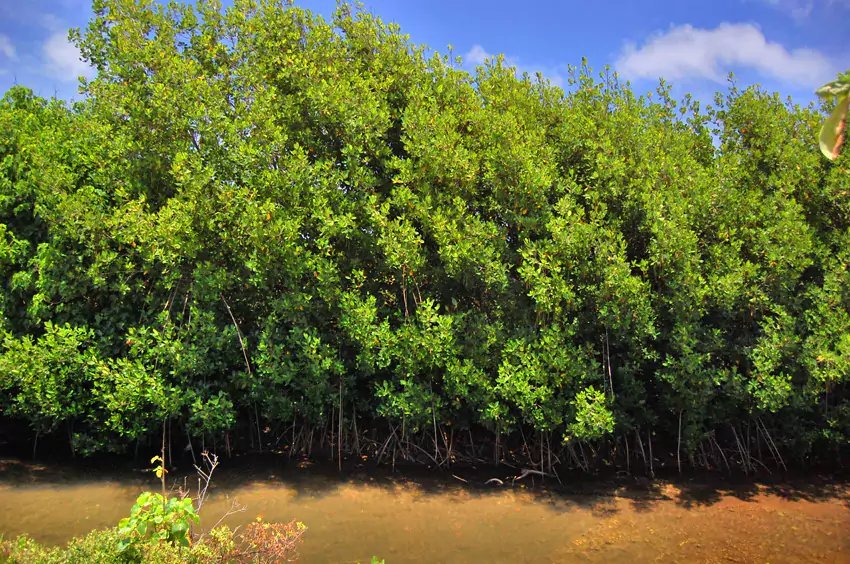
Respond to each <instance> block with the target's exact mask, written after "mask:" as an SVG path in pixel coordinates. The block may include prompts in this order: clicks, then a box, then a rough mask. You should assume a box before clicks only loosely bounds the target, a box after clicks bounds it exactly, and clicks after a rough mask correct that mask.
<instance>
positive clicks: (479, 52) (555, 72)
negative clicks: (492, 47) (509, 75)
mask: <svg viewBox="0 0 850 564" xmlns="http://www.w3.org/2000/svg"><path fill="white" fill-rule="evenodd" d="M493 57H494V55H493V54H492V53H490V52H489V51H487V50H486V49H484V47H483V46H481V45H479V44H475V45H473V46H472V48H471V49H470V50H469V51H467V52H466V54H465V55H464V56H463V62H464V64H465V65H467V68H469V69H470V70H471V68H470V67H475V66H478V65H483V64H484V62H485V61H487V60H488V59H490V58H493ZM504 64H505V66H506V67H511V68H514V69H516V73H517V75H522V73H528V75H529V76H530V77H531V78H532V79H534V78H535V76H536V75H537V73H540V74H541V75H543V78H545V79H546V80H548V81H549V82H551V83H552V84H553V85H555V86H560V87H563V86H564V75H565V73H566V70H567V67H566V65H561V66H551V65H530V64H525V63H523V62H521V61H520V60H519V59H518V58H517V57H508V56H507V55H505V56H504Z"/></svg>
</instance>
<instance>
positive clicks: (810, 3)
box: [761, 0, 815, 20]
mask: <svg viewBox="0 0 850 564" xmlns="http://www.w3.org/2000/svg"><path fill="white" fill-rule="evenodd" d="M761 1H762V2H763V3H765V4H767V5H769V6H773V7H774V8H776V9H777V10H780V11H782V12H785V13H787V14H788V15H790V16H791V17H792V18H794V19H795V20H804V19H806V18H808V17H809V16H810V15H811V14H812V10H814V9H815V2H814V0H761Z"/></svg>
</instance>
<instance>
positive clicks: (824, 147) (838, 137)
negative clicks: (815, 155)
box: [817, 71, 850, 160]
mask: <svg viewBox="0 0 850 564" xmlns="http://www.w3.org/2000/svg"><path fill="white" fill-rule="evenodd" d="M817 95H818V96H820V97H821V98H823V99H825V100H834V101H835V109H834V110H833V111H832V113H831V114H830V115H829V117H828V118H826V121H824V122H823V125H822V126H821V130H820V136H819V137H818V141H819V143H820V150H821V152H822V153H823V154H824V156H825V157H826V158H828V159H830V160H835V159H836V158H837V157H838V155H839V153H840V152H841V148H842V147H843V145H844V142H845V140H846V136H847V111H848V108H850V71H847V72H845V73H842V74H839V75H838V78H837V79H836V80H833V81H832V82H829V83H827V84H825V85H823V86H821V87H820V88H819V89H818V90H817Z"/></svg>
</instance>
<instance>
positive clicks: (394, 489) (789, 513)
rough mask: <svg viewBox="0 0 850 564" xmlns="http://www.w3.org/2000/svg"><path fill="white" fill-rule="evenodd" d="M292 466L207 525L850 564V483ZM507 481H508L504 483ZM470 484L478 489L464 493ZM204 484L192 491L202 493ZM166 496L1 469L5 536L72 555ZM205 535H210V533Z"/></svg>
mask: <svg viewBox="0 0 850 564" xmlns="http://www.w3.org/2000/svg"><path fill="white" fill-rule="evenodd" d="M286 460H287V459H286V458H285V457H284V458H282V461H280V462H275V461H271V462H269V461H264V462H263V463H262V464H256V463H249V464H245V463H240V464H238V466H239V468H238V469H232V470H227V471H225V470H222V471H220V472H218V475H217V476H216V478H214V488H213V493H212V496H211V498H210V500H209V503H208V504H207V505H206V506H205V507H204V510H203V516H204V520H203V521H204V523H206V524H209V523H210V522H212V521H215V520H217V519H218V517H219V516H220V515H222V514H223V513H224V512H225V511H226V510H227V508H228V507H230V506H231V504H232V503H233V501H236V502H238V503H239V504H241V505H242V506H245V507H246V510H245V511H244V512H240V513H238V514H236V515H233V516H231V517H229V518H228V519H227V522H228V523H230V524H231V525H234V526H235V525H238V524H240V523H245V522H247V521H250V520H253V519H255V518H256V517H257V516H258V515H261V516H262V517H263V519H265V520H266V521H289V520H291V519H297V520H299V521H302V522H304V523H305V524H306V525H307V527H308V530H307V533H306V534H305V536H304V542H303V544H302V546H301V548H300V555H301V561H303V562H357V561H360V562H368V561H369V559H370V557H371V556H372V555H377V556H379V557H381V558H384V559H386V561H387V563H397V562H424V561H430V562H649V561H664V562H850V485H848V484H847V483H846V482H840V483H836V482H832V481H830V480H829V479H823V478H821V479H812V480H808V481H807V482H806V483H804V484H800V483H792V482H787V483H772V484H765V483H761V484H759V483H752V482H749V483H738V484H736V485H734V486H724V485H722V484H723V482H716V481H715V482H714V483H713V484H712V483H711V482H710V481H703V482H691V481H687V480H682V481H656V482H653V483H648V482H643V483H641V481H640V480H638V481H635V480H634V479H630V478H620V479H617V480H597V481H593V482H587V481H583V482H581V483H580V484H577V485H573V486H567V487H566V488H563V487H561V486H558V484H557V482H556V483H555V484H552V483H551V480H549V481H548V482H547V483H546V484H541V483H540V482H539V479H538V480H537V481H536V482H535V484H534V486H533V487H532V484H531V478H525V479H524V480H523V481H522V482H518V483H516V484H515V485H514V487H511V486H510V482H506V484H505V485H504V486H501V487H499V486H493V487H485V486H483V480H482V479H481V478H482V476H484V477H486V475H487V473H486V471H484V473H483V474H482V473H481V472H478V473H467V474H464V473H462V472H456V474H455V476H452V475H451V474H450V473H440V474H436V473H432V474H428V475H422V474H421V473H420V474H419V475H416V474H415V473H414V474H407V477H403V476H402V475H400V474H393V473H390V472H388V471H384V470H375V469H370V470H367V469H365V468H363V469H359V470H358V469H355V470H352V471H349V472H346V473H345V474H343V475H339V474H337V473H335V472H334V471H332V470H330V469H328V468H320V467H311V465H310V464H309V463H302V464H300V465H296V464H289V463H284V462H283V461H286ZM491 474H492V475H494V476H498V477H500V478H502V479H503V480H504V479H505V478H507V476H505V470H502V471H501V474H499V473H497V472H495V471H493V472H492V473H491ZM462 480H467V482H468V483H464V482H462ZM189 483H190V484H191V482H189ZM156 488H157V482H156V480H155V479H153V478H152V477H151V476H150V475H149V474H146V473H142V472H140V471H131V470H129V469H124V470H117V469H114V468H113V469H102V468H97V469H91V468H90V469H88V470H85V469H80V468H79V467H75V468H67V467H56V466H52V465H45V466H40V465H38V464H32V463H24V462H21V461H18V460H14V459H6V460H0V533H2V534H3V535H4V536H5V538H9V537H13V536H15V535H18V534H21V533H27V534H29V535H30V536H32V537H34V538H35V539H37V540H39V541H41V542H45V543H49V544H62V543H64V542H66V541H67V540H68V539H69V538H70V537H72V536H74V535H80V534H83V533H86V532H87V531H89V530H91V529H94V528H100V527H107V526H111V525H114V524H115V523H117V522H118V520H119V519H120V518H121V517H124V516H125V515H127V513H128V511H129V509H130V507H131V506H132V504H133V502H134V500H135V498H136V496H137V495H138V494H139V492H140V491H142V490H144V489H153V490H155V489H156ZM204 523H202V524H204Z"/></svg>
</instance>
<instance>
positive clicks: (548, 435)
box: [0, 0, 850, 476]
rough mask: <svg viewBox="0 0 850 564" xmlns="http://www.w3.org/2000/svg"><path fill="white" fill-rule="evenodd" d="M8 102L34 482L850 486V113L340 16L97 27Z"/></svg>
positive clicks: (5, 405)
mask: <svg viewBox="0 0 850 564" xmlns="http://www.w3.org/2000/svg"><path fill="white" fill-rule="evenodd" d="M93 11H94V17H93V19H92V20H91V21H90V23H89V24H88V26H87V27H86V28H84V29H81V30H77V31H75V32H74V33H73V36H74V41H75V43H76V45H77V46H78V47H79V48H80V50H81V52H82V54H83V56H84V58H85V60H86V61H87V62H88V63H89V64H91V65H92V66H93V67H94V68H95V69H96V73H95V74H94V75H93V77H92V78H90V79H89V80H82V79H81V91H82V94H83V95H82V96H81V99H80V101H77V102H74V103H67V102H63V101H60V100H56V99H49V100H48V99H43V98H41V97H38V96H36V95H34V94H33V93H32V91H30V90H28V89H27V88H26V87H24V86H16V87H14V88H12V89H11V90H9V91H8V92H6V93H5V95H4V96H3V98H2V101H0V324H2V327H0V329H2V336H1V337H2V347H0V427H2V432H3V437H0V438H2V439H3V440H4V441H6V442H9V443H12V442H16V441H17V442H24V443H26V445H27V449H28V452H29V449H31V453H32V454H33V455H35V456H36V457H38V456H39V453H40V452H43V450H44V449H46V448H47V446H46V445H50V450H51V452H53V453H64V454H62V456H63V457H71V456H75V457H83V456H88V455H93V454H97V453H118V454H120V455H122V456H126V457H132V456H137V457H142V456H143V457H144V459H145V461H146V459H147V458H149V457H150V455H151V453H152V452H155V453H158V452H160V449H161V445H165V447H164V449H162V450H164V453H163V458H164V459H165V460H164V461H163V462H162V463H163V464H164V465H171V464H172V461H173V460H175V459H177V458H178V457H195V458H198V457H199V456H200V453H201V452H202V451H205V450H214V451H215V452H217V453H219V455H221V456H222V457H225V458H226V457H227V456H228V455H233V454H234V453H245V452H269V451H273V452H277V453H289V454H297V455H302V454H304V455H312V456H314V457H315V456H321V457H322V458H323V459H324V460H327V459H328V458H330V459H332V460H333V461H334V464H337V463H338V464H343V463H344V461H345V460H363V459H367V458H368V459H369V460H370V461H376V462H378V463H381V464H386V465H390V464H397V463H400V462H408V463H421V464H423V465H428V466H431V467H432V468H448V467H450V466H454V465H458V464H462V463H472V464H481V463H483V462H493V463H500V462H503V463H508V464H516V465H517V466H518V467H520V468H524V469H525V470H526V471H527V472H535V473H539V474H545V475H547V476H548V475H555V474H556V473H558V472H559V471H560V472H563V471H569V470H579V471H586V472H590V471H595V470H598V469H599V468H603V467H608V468H617V469H621V470H626V471H630V472H633V473H642V474H648V475H652V474H653V473H654V472H657V471H658V470H659V467H660V466H662V465H663V466H664V467H665V468H667V469H677V470H678V471H679V472H689V471H697V470H699V471H702V470H706V469H707V470H712V471H717V472H719V473H722V472H727V473H728V472H733V473H738V472H747V473H753V472H762V471H766V470H776V469H780V470H783V471H784V470H786V469H792V468H810V467H813V466H827V467H833V468H834V467H840V465H841V464H845V465H846V463H847V457H848V454H850V449H848V444H850V393H848V392H850V390H848V382H850V157H848V155H847V151H845V152H844V153H843V154H840V155H838V156H837V158H835V159H834V160H828V159H826V158H824V157H823V156H822V155H821V152H820V151H819V149H818V129H819V127H820V126H821V123H822V122H823V121H824V119H825V116H826V114H827V113H828V112H829V111H832V106H830V105H829V104H830V102H827V103H826V105H824V106H822V107H815V106H808V107H800V106H798V105H794V104H793V103H792V102H790V101H788V100H784V99H783V98H782V97H781V96H780V95H779V94H774V93H770V92H766V91H764V90H762V89H760V88H759V87H749V88H746V89H739V88H738V87H737V86H736V85H735V83H734V80H732V81H730V84H729V87H728V89H727V90H726V91H724V92H721V93H719V94H717V95H716V97H715V98H714V100H713V103H711V104H710V105H706V104H705V103H700V102H699V101H698V100H697V99H695V98H692V97H689V96H686V97H684V99H676V98H674V97H673V96H672V94H671V88H670V86H669V85H668V84H666V83H664V82H661V83H660V84H659V86H658V88H657V91H656V92H653V93H652V94H648V95H638V94H636V93H635V92H634V91H633V90H632V89H631V87H630V86H629V84H628V83H625V82H623V81H621V80H620V78H619V77H618V76H617V74H616V73H614V72H613V71H612V70H609V69H603V70H602V72H598V71H593V70H591V68H589V66H588V65H587V64H584V63H583V64H581V65H580V66H577V67H575V68H572V69H571V74H570V79H569V81H568V83H567V84H565V85H564V87H563V88H561V87H558V86H555V85H553V84H551V83H550V82H549V81H547V80H546V79H545V77H543V76H540V75H538V76H529V75H527V74H525V75H519V74H518V72H517V71H516V70H515V69H513V68H512V67H510V66H509V65H508V64H507V63H506V62H505V61H504V59H502V58H500V57H494V58H492V59H490V60H488V62H486V63H485V64H483V65H481V66H479V67H478V68H477V69H476V70H475V71H474V72H472V73H470V72H468V71H467V70H464V68H463V67H462V65H461V64H460V62H459V61H457V60H455V59H453V58H452V57H449V56H444V55H440V54H438V53H434V52H432V51H430V50H428V49H426V48H424V47H421V46H419V45H417V44H416V43H415V42H414V41H413V40H411V39H410V38H409V37H408V36H406V35H404V34H403V33H402V31H401V30H400V29H399V28H398V27H397V26H396V25H390V24H385V23H383V22H382V21H381V20H380V19H379V18H378V17H376V16H375V15H373V14H371V13H369V12H368V11H365V10H363V9H359V8H357V7H352V6H349V5H347V4H341V5H339V7H338V8H337V10H336V13H335V15H334V16H333V18H332V19H329V20H326V19H323V18H321V17H319V16H317V15H314V14H312V13H311V12H309V11H308V10H305V9H302V8H300V7H298V6H297V5H290V4H289V3H285V2H279V1H274V0H263V1H253V0H236V1H235V2H233V5H232V6H230V7H227V8H222V7H221V6H220V5H218V4H217V3H216V2H214V1H199V2H197V3H194V4H193V5H187V4H178V3H173V4H168V5H167V6H166V5H161V4H159V3H155V2H153V1H151V0H95V2H94V9H93Z"/></svg>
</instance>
